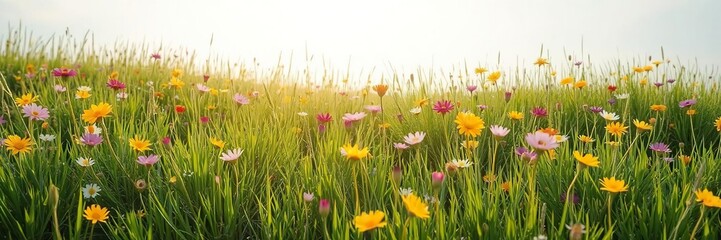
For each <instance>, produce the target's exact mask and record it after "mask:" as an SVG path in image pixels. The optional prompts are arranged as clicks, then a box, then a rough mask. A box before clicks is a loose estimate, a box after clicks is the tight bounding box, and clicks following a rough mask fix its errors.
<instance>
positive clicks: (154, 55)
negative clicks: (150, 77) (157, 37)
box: [150, 53, 160, 60]
mask: <svg viewBox="0 0 721 240" xmlns="http://www.w3.org/2000/svg"><path fill="white" fill-rule="evenodd" d="M150 57H151V58H153V59H155V60H158V59H160V53H153V54H150Z"/></svg>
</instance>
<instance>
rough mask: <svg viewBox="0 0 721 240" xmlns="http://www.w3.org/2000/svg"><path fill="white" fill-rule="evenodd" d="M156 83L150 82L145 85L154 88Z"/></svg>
mask: <svg viewBox="0 0 721 240" xmlns="http://www.w3.org/2000/svg"><path fill="white" fill-rule="evenodd" d="M154 84H155V83H154V82H153V81H148V82H146V83H145V85H147V86H148V87H152V86H153V85H154Z"/></svg>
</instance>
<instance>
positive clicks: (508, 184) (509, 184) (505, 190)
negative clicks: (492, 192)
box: [501, 181, 511, 192]
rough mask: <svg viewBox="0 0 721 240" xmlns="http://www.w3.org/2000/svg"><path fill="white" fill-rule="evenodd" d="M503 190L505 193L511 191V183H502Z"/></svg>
mask: <svg viewBox="0 0 721 240" xmlns="http://www.w3.org/2000/svg"><path fill="white" fill-rule="evenodd" d="M501 189H503V191H504V192H508V191H509V190H511V182H509V181H505V182H503V183H501Z"/></svg>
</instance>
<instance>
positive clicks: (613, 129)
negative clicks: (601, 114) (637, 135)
mask: <svg viewBox="0 0 721 240" xmlns="http://www.w3.org/2000/svg"><path fill="white" fill-rule="evenodd" d="M626 129H628V127H627V126H625V125H623V123H620V122H613V123H609V124H607V125H606V131H607V132H608V133H610V134H613V135H616V137H621V136H623V134H624V133H626Z"/></svg>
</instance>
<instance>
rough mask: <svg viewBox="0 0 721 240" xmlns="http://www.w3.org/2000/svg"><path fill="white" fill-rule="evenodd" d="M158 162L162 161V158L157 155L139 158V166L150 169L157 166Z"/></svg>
mask: <svg viewBox="0 0 721 240" xmlns="http://www.w3.org/2000/svg"><path fill="white" fill-rule="evenodd" d="M158 160H160V157H159V156H158V155H155V154H152V155H150V156H139V157H138V164H140V165H144V166H146V167H150V166H153V164H155V163H156V162H158Z"/></svg>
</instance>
